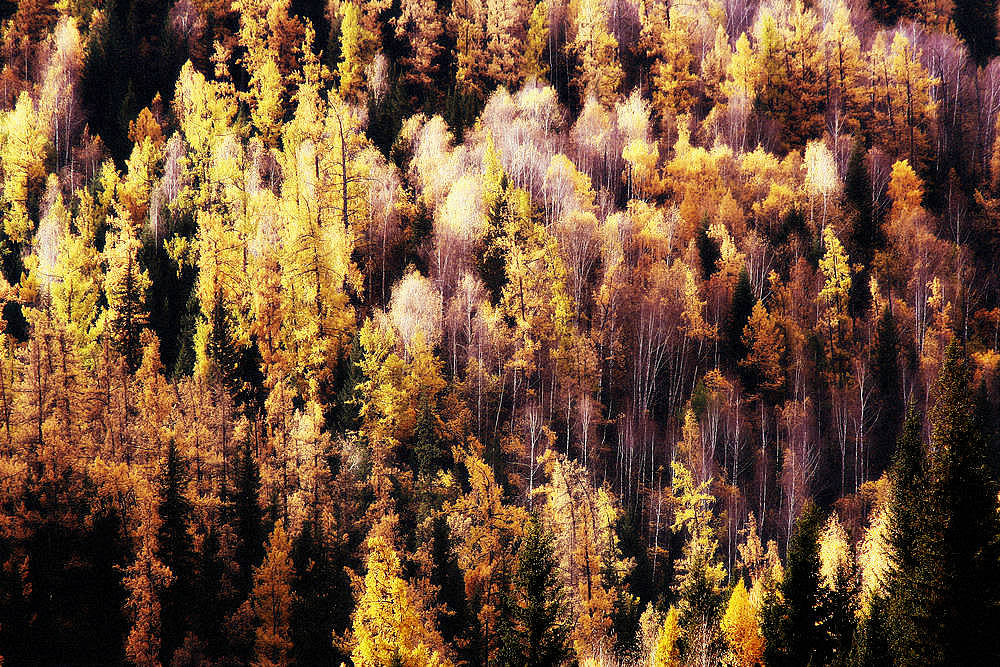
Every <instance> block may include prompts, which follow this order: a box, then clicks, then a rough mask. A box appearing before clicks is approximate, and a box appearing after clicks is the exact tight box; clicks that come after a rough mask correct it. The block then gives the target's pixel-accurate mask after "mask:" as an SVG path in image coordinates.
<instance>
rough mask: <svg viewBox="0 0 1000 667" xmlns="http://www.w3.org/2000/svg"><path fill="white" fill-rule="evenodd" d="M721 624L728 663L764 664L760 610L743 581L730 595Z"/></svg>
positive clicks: (752, 666)
mask: <svg viewBox="0 0 1000 667" xmlns="http://www.w3.org/2000/svg"><path fill="white" fill-rule="evenodd" d="M721 625H722V633H723V634H724V635H725V637H726V646H727V651H728V652H727V654H726V659H727V664H731V665H733V667H757V666H758V665H762V664H764V637H763V635H762V634H761V631H760V622H759V620H758V618H757V609H756V607H755V606H754V604H753V602H752V600H751V599H750V594H749V593H748V592H747V587H746V585H745V584H744V583H743V579H742V578H741V579H740V580H739V582H738V583H737V584H736V588H734V589H733V593H732V595H730V596H729V605H728V606H727V607H726V613H725V614H724V615H723V616H722V623H721Z"/></svg>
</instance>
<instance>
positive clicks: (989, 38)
mask: <svg viewBox="0 0 1000 667" xmlns="http://www.w3.org/2000/svg"><path fill="white" fill-rule="evenodd" d="M951 19H952V21H954V22H955V29H956V30H957V31H958V34H959V35H960V36H961V37H962V39H963V40H965V43H966V45H967V46H968V47H969V54H970V55H971V56H972V60H973V61H975V63H976V64H977V65H979V66H985V65H986V63H987V62H988V61H989V59H990V58H992V57H993V56H995V55H997V53H998V51H997V3H996V0H955V8H954V9H953V10H952V12H951Z"/></svg>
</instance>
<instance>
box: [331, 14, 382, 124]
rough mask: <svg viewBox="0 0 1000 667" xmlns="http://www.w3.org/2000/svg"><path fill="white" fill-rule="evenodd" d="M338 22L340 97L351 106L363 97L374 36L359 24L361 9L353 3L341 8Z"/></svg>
mask: <svg viewBox="0 0 1000 667" xmlns="http://www.w3.org/2000/svg"><path fill="white" fill-rule="evenodd" d="M341 7H342V9H341V12H342V17H341V20H340V44H341V45H340V64H339V65H338V67H337V72H338V73H339V75H340V89H339V90H340V96H341V97H342V98H344V99H345V100H346V101H347V102H349V103H351V104H360V103H361V102H362V101H363V95H364V85H363V79H364V72H365V66H366V64H367V62H368V57H369V54H368V50H369V48H370V46H369V45H370V43H371V42H373V41H374V39H375V36H374V35H372V34H370V33H369V32H368V31H367V30H366V29H365V27H364V26H363V25H362V22H361V8H360V7H359V6H358V5H357V3H354V2H346V3H344V4H343V5H342V6H341Z"/></svg>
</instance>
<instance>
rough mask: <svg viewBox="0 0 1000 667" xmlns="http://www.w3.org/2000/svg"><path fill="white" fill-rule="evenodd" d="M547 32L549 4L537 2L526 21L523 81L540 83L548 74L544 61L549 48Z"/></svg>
mask: <svg viewBox="0 0 1000 667" xmlns="http://www.w3.org/2000/svg"><path fill="white" fill-rule="evenodd" d="M549 30H550V27H549V3H548V2H539V3H538V4H536V5H535V8H534V9H533V10H531V18H530V19H529V20H528V34H527V37H526V38H525V53H524V72H523V75H522V76H523V78H524V80H525V81H532V80H535V81H538V82H542V80H543V79H544V78H545V77H546V76H547V75H548V73H549V66H548V64H547V61H546V50H547V49H548V48H549Z"/></svg>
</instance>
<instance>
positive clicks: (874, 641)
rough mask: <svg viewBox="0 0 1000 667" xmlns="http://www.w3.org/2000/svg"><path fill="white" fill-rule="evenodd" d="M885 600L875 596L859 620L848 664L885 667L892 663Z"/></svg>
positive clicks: (857, 666) (859, 666)
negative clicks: (866, 612) (866, 611)
mask: <svg viewBox="0 0 1000 667" xmlns="http://www.w3.org/2000/svg"><path fill="white" fill-rule="evenodd" d="M885 615H886V605H885V600H883V599H882V598H881V597H878V596H876V597H875V598H874V599H873V600H872V601H871V604H870V611H869V613H868V614H867V615H865V616H864V617H863V618H862V619H861V620H860V621H859V622H858V628H857V631H856V632H855V635H854V646H853V652H852V653H851V660H850V664H851V665H855V667H886V666H887V665H891V664H893V663H892V654H891V653H890V651H889V628H887V627H886V617H885Z"/></svg>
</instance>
